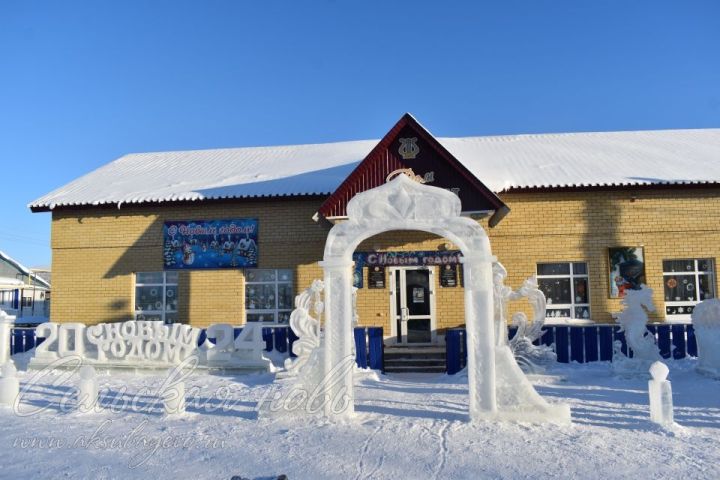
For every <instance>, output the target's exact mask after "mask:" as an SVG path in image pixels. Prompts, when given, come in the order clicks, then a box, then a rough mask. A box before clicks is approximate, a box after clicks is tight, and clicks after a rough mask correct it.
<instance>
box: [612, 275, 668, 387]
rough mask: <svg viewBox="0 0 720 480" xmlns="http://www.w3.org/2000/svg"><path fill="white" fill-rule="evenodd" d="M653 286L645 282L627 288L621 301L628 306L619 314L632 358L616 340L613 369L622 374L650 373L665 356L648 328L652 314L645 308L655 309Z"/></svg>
mask: <svg viewBox="0 0 720 480" xmlns="http://www.w3.org/2000/svg"><path fill="white" fill-rule="evenodd" d="M652 293H653V291H652V289H651V288H649V287H648V286H647V285H641V286H640V289H639V290H626V291H625V296H624V297H623V299H622V301H621V304H622V305H623V306H624V309H623V311H622V312H620V314H619V315H618V317H617V322H618V323H619V324H620V325H621V328H620V331H621V332H625V341H626V342H627V346H628V348H629V349H630V350H632V357H630V356H628V355H625V354H624V353H622V350H621V349H620V348H619V345H618V343H619V342H615V343H614V349H613V361H612V368H613V370H614V371H615V372H616V373H619V374H622V375H646V374H647V371H648V369H649V368H650V365H651V364H652V363H653V362H656V361H659V360H661V359H662V358H661V357H660V353H659V350H658V347H657V344H656V343H655V337H654V336H653V335H652V334H651V333H650V332H649V331H648V329H647V322H648V316H647V312H646V311H645V309H647V310H648V311H650V312H654V311H655V305H654V304H653V300H652Z"/></svg>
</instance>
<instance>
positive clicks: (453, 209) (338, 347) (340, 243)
mask: <svg viewBox="0 0 720 480" xmlns="http://www.w3.org/2000/svg"><path fill="white" fill-rule="evenodd" d="M461 210H462V208H461V204H460V199H459V198H458V196H457V195H455V194H454V193H452V192H449V191H446V190H444V189H441V188H437V187H432V186H428V185H422V184H420V183H418V182H415V181H413V180H411V179H410V178H409V177H407V176H406V175H404V174H401V175H398V176H397V177H395V178H394V179H392V180H390V181H388V182H387V183H386V184H384V185H381V186H379V187H376V188H373V189H370V190H367V191H365V192H361V193H358V194H357V195H355V196H354V197H353V198H352V199H351V200H350V201H349V202H348V204H347V220H345V221H342V222H340V223H337V224H336V225H334V226H333V228H332V229H331V230H330V232H329V234H328V238H327V241H326V243H325V252H324V256H323V261H322V262H320V266H321V267H322V268H323V271H324V283H325V295H324V298H325V336H324V337H323V339H322V348H323V349H324V353H323V363H324V367H323V376H324V377H323V378H329V377H332V376H333V374H334V373H335V372H338V369H342V366H343V365H344V364H345V363H346V362H348V361H352V360H353V358H352V349H353V347H354V343H355V342H354V339H353V330H352V326H353V308H352V266H353V261H352V253H353V252H354V251H355V249H356V248H357V246H358V245H359V244H360V243H361V242H362V241H364V240H366V239H368V238H370V237H372V236H374V235H377V234H380V233H383V232H388V231H394V230H414V231H423V232H428V233H433V234H436V235H438V236H440V237H444V238H446V239H448V240H449V241H450V242H452V243H453V244H455V245H457V246H458V248H459V249H460V251H461V252H462V258H461V262H462V263H463V266H464V274H465V325H466V330H467V343H468V347H469V348H468V363H467V374H468V392H469V402H468V404H469V405H468V410H469V417H470V419H471V420H473V421H476V420H480V419H505V420H508V419H509V420H520V421H535V422H556V423H567V422H569V421H570V409H569V407H568V406H567V405H551V404H549V403H548V402H546V401H545V399H543V398H542V397H540V395H538V394H537V392H536V391H535V389H534V388H533V386H532V385H531V384H530V382H529V381H528V379H527V378H526V377H525V375H524V374H523V372H522V370H521V369H520V367H519V366H518V364H517V362H516V361H515V358H514V356H513V353H512V351H511V350H510V347H509V346H508V345H507V344H505V343H503V344H498V343H499V341H498V337H496V332H495V319H494V316H493V314H494V303H493V293H494V292H493V270H492V263H493V262H494V261H495V260H496V259H495V257H493V256H492V254H491V250H490V240H489V239H488V236H487V234H486V232H485V230H484V229H483V228H482V227H481V226H480V224H479V223H478V222H477V221H475V220H473V219H471V218H468V217H463V216H462V215H461ZM332 380H333V381H332V382H327V383H324V384H323V385H321V387H322V391H321V394H322V398H327V399H329V400H330V402H326V403H325V405H324V406H325V410H324V413H325V415H326V416H328V417H336V418H337V417H349V416H352V414H353V412H354V398H353V388H354V385H353V369H346V370H342V373H341V374H340V375H338V376H336V377H333V378H332ZM337 399H343V401H344V407H343V408H342V409H339V410H337V409H333V408H332V404H331V403H332V402H333V401H336V400H337Z"/></svg>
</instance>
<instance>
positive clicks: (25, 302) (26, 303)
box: [20, 295, 33, 308]
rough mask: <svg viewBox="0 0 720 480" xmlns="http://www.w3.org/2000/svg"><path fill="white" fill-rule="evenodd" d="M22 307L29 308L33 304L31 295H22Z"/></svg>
mask: <svg viewBox="0 0 720 480" xmlns="http://www.w3.org/2000/svg"><path fill="white" fill-rule="evenodd" d="M20 306H21V307H23V308H26V307H27V308H30V307H32V306H33V297H27V296H25V295H23V297H22V304H21V305H20Z"/></svg>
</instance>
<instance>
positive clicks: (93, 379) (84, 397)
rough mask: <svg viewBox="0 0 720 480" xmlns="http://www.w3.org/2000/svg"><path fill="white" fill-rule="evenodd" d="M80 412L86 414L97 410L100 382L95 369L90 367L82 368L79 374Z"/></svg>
mask: <svg viewBox="0 0 720 480" xmlns="http://www.w3.org/2000/svg"><path fill="white" fill-rule="evenodd" d="M78 374H79V376H80V382H78V410H79V411H80V412H83V413H86V412H90V411H92V410H93V409H94V408H95V404H96V403H97V400H98V390H99V388H98V381H97V375H96V373H95V369H94V368H93V367H92V366H90V365H84V366H82V367H80V371H79V372H78Z"/></svg>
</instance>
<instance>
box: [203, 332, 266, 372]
mask: <svg viewBox="0 0 720 480" xmlns="http://www.w3.org/2000/svg"><path fill="white" fill-rule="evenodd" d="M211 338H212V339H214V340H215V344H213V343H212V342H211V341H210V340H209V339H211ZM264 349H265V343H264V342H263V339H262V324H261V323H259V322H247V323H246V324H245V326H243V328H242V331H241V332H240V335H238V337H237V338H235V328H234V327H233V326H232V325H230V324H229V323H216V324H213V325H210V326H209V327H208V329H207V339H206V340H205V342H203V344H202V346H201V348H200V364H201V365H203V366H204V365H207V366H208V367H216V368H267V367H268V366H269V365H270V360H268V359H267V358H265V356H264V355H263V350H264Z"/></svg>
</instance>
